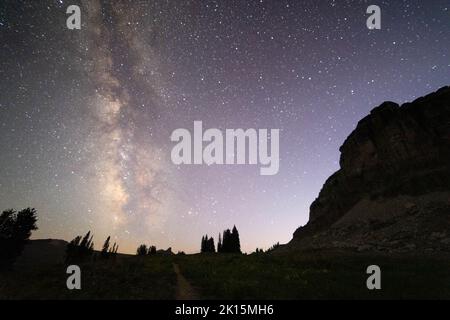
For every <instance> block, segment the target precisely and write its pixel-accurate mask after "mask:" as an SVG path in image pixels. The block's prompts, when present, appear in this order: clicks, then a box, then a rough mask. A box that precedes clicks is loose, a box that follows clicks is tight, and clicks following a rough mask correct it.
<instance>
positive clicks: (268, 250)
mask: <svg viewBox="0 0 450 320" xmlns="http://www.w3.org/2000/svg"><path fill="white" fill-rule="evenodd" d="M279 247H281V245H280V243H279V242H277V243H275V244H274V245H273V246H271V247H270V248H269V249H267V252H270V251H273V250H275V249H277V248H279Z"/></svg>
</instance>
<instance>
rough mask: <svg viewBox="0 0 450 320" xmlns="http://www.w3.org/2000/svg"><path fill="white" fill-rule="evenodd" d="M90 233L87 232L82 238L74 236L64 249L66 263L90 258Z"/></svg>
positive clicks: (92, 244)
mask: <svg viewBox="0 0 450 320" xmlns="http://www.w3.org/2000/svg"><path fill="white" fill-rule="evenodd" d="M93 237H94V236H93V235H91V231H88V233H86V235H85V236H84V237H81V236H76V237H75V238H74V239H73V240H72V241H70V242H69V243H68V244H67V247H66V262H67V263H73V262H76V263H78V262H81V261H83V260H85V259H87V258H89V257H91V256H92V253H93V252H94V242H93V241H92V240H93Z"/></svg>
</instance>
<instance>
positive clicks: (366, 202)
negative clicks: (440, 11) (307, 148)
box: [290, 87, 450, 251]
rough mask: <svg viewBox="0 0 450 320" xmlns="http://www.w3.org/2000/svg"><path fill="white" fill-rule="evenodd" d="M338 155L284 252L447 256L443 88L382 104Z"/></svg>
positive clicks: (449, 146)
mask: <svg viewBox="0 0 450 320" xmlns="http://www.w3.org/2000/svg"><path fill="white" fill-rule="evenodd" d="M340 151H341V158H340V167H341V169H340V170H339V171H337V172H336V173H335V174H333V175H332V176H331V177H330V178H329V179H328V180H327V181H326V183H325V185H324V186H323V188H322V190H321V192H320V194H319V196H318V198H317V199H316V200H315V201H314V202H313V204H312V205H311V208H310V221H309V222H308V224H307V225H306V226H304V227H301V228H299V229H297V230H296V231H295V233H294V238H293V240H292V241H291V243H290V245H295V246H301V247H318V246H320V247H336V246H338V247H351V248H359V249H360V250H366V249H371V248H378V249H383V248H384V249H386V250H395V249H401V250H408V248H409V250H413V249H414V250H416V249H418V248H423V249H424V250H427V249H430V250H449V251H450V87H444V88H442V89H440V90H438V91H437V92H435V93H432V94H430V95H428V96H426V97H422V98H419V99H417V100H415V101H414V102H412V103H406V104H404V105H402V106H399V105H398V104H396V103H393V102H385V103H383V104H382V105H380V106H379V107H377V108H375V109H373V110H372V111H371V112H370V114H369V115H368V116H367V117H365V118H364V119H362V120H361V121H360V122H359V123H358V125H357V127H356V129H355V130H354V131H353V132H352V133H351V134H350V136H349V137H348V138H347V139H346V141H345V142H344V144H343V145H342V147H341V148H340ZM429 238H430V241H429V242H428V240H427V239H429ZM431 238H433V239H431Z"/></svg>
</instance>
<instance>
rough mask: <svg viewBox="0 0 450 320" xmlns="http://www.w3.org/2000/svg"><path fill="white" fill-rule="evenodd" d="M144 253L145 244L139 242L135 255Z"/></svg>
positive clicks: (145, 251)
mask: <svg viewBox="0 0 450 320" xmlns="http://www.w3.org/2000/svg"><path fill="white" fill-rule="evenodd" d="M146 254H147V246H146V245H145V244H141V245H140V246H139V247H138V248H137V250H136V255H138V256H145V255H146Z"/></svg>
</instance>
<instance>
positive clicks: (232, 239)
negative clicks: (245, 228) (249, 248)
mask: <svg viewBox="0 0 450 320" xmlns="http://www.w3.org/2000/svg"><path fill="white" fill-rule="evenodd" d="M217 252H227V253H241V242H240V239H239V232H238V230H237V228H236V226H234V227H233V230H232V231H231V230H230V229H226V230H225V231H224V232H223V235H222V238H220V234H219V243H218V245H217Z"/></svg>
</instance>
